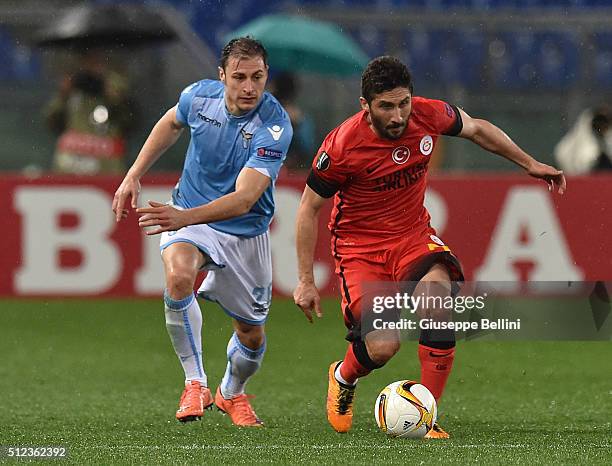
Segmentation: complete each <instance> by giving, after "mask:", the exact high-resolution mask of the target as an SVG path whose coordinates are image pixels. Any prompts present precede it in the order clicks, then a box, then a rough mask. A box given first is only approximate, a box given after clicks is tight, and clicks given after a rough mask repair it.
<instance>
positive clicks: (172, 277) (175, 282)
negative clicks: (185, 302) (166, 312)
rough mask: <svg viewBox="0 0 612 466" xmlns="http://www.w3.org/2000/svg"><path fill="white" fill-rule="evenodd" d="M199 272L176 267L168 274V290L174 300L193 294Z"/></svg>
mask: <svg viewBox="0 0 612 466" xmlns="http://www.w3.org/2000/svg"><path fill="white" fill-rule="evenodd" d="M196 274H197V271H195V270H190V269H188V268H185V267H174V268H172V269H171V270H170V271H168V272H167V274H166V288H167V289H168V294H169V295H170V297H171V298H173V299H181V298H183V297H185V296H187V295H188V294H190V293H192V292H193V284H194V282H195V278H196Z"/></svg>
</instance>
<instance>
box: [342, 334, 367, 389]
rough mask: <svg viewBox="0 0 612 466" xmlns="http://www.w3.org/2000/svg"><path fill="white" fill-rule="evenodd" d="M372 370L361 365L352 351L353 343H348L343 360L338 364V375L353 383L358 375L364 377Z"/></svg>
mask: <svg viewBox="0 0 612 466" xmlns="http://www.w3.org/2000/svg"><path fill="white" fill-rule="evenodd" d="M370 372H372V371H371V370H370V369H366V368H365V367H363V366H362V365H361V364H360V363H359V361H357V358H356V357H355V353H353V345H352V344H350V343H349V345H348V349H347V350H346V354H345V355H344V360H343V361H342V365H341V366H340V375H341V376H342V378H343V379H344V380H346V381H347V382H348V383H350V384H354V383H355V381H356V380H357V379H358V378H359V377H364V376H366V375H368V374H369V373H370Z"/></svg>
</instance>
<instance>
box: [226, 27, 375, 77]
mask: <svg viewBox="0 0 612 466" xmlns="http://www.w3.org/2000/svg"><path fill="white" fill-rule="evenodd" d="M246 35H250V36H251V37H254V38H255V39H258V40H260V41H261V42H262V43H263V44H264V46H265V47H266V49H267V50H268V55H269V62H270V67H271V68H274V69H277V70H284V71H309V72H313V73H320V74H329V75H335V76H348V75H353V74H358V73H360V72H361V71H362V70H363V68H364V67H365V65H366V64H367V63H368V57H367V55H366V54H365V53H364V52H363V50H361V48H360V47H359V46H358V45H357V44H356V43H355V41H354V40H353V39H351V37H349V36H348V35H346V34H344V33H343V32H342V31H341V30H340V28H338V27H337V26H336V25H334V24H331V23H324V22H322V21H316V20H313V19H310V18H303V17H300V16H291V15H267V16H262V17H260V18H258V19H256V20H254V21H251V22H250V23H247V24H246V25H244V26H242V27H241V28H240V29H238V30H236V31H234V32H232V33H230V34H229V35H228V36H227V37H226V40H230V39H233V38H235V37H241V36H246Z"/></svg>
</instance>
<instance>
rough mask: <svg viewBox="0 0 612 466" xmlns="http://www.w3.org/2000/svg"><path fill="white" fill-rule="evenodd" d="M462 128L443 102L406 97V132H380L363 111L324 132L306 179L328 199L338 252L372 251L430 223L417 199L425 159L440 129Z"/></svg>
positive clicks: (421, 189)
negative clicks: (391, 136) (409, 104)
mask: <svg viewBox="0 0 612 466" xmlns="http://www.w3.org/2000/svg"><path fill="white" fill-rule="evenodd" d="M462 128H463V124H462V120H461V116H460V114H459V110H458V109H457V108H456V107H453V106H451V105H449V104H447V103H446V102H443V101H440V100H431V99H426V98H423V97H414V98H413V99H412V112H411V114H410V119H409V121H408V125H407V127H406V129H405V130H404V134H403V135H402V136H401V137H400V138H399V139H395V140H391V139H382V138H380V137H378V136H377V135H376V134H375V133H374V131H373V130H372V129H371V128H370V127H369V124H368V121H367V118H366V112H365V111H361V112H359V113H357V114H355V115H353V116H352V117H351V118H349V119H348V120H346V121H345V122H344V123H342V124H341V125H340V126H338V127H337V128H335V129H334V130H333V131H332V132H331V133H329V134H328V135H327V137H326V138H325V140H324V141H323V144H322V145H321V148H320V149H319V151H318V154H317V156H316V158H315V160H314V161H313V165H312V171H311V173H310V175H309V177H308V181H307V184H308V186H309V187H310V188H311V189H312V190H313V191H315V192H316V193H317V194H319V195H320V196H323V197H331V196H335V198H334V209H333V211H332V215H331V221H330V223H329V228H330V230H331V232H332V241H333V243H334V247H335V248H336V250H337V251H338V252H342V251H344V252H351V251H354V252H363V251H373V250H377V249H381V248H384V247H386V246H385V243H387V244H388V242H389V241H395V240H398V239H401V238H406V237H407V236H411V233H414V234H418V232H419V231H421V230H423V229H424V228H427V227H428V226H429V221H430V216H429V213H428V212H427V209H425V206H424V205H423V202H424V198H425V188H426V175H427V167H428V164H429V158H430V156H431V153H432V151H433V148H434V146H435V144H436V140H437V138H438V136H440V135H451V136H454V135H457V134H459V132H461V129H462Z"/></svg>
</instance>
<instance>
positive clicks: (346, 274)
mask: <svg viewBox="0 0 612 466" xmlns="http://www.w3.org/2000/svg"><path fill="white" fill-rule="evenodd" d="M385 246H386V247H385ZM334 252H335V254H334V257H335V262H336V275H338V277H339V279H340V293H341V295H342V313H343V314H344V323H345V325H346V326H347V328H348V329H349V330H353V329H354V327H355V326H356V325H358V323H359V322H360V319H361V309H362V307H363V306H364V305H367V306H370V304H371V303H370V302H369V300H367V299H366V298H365V296H366V295H368V294H369V295H370V296H372V293H376V292H377V290H376V289H375V287H379V288H380V293H383V294H384V293H389V291H400V290H399V286H398V285H397V284H398V282H408V281H410V282H416V281H419V280H420V279H421V278H423V276H424V275H425V274H426V273H427V272H428V271H429V270H430V269H431V267H432V266H433V265H434V264H443V265H445V266H446V268H447V269H448V271H449V275H450V279H451V280H452V281H463V271H462V269H461V264H460V263H459V260H458V259H457V258H456V257H455V256H454V255H453V254H452V252H451V250H450V248H449V247H448V246H447V245H445V244H444V243H443V242H442V240H440V238H438V237H437V236H436V232H435V230H434V229H433V228H431V227H427V228H424V229H423V230H421V231H419V232H417V233H416V234H413V235H411V236H409V237H404V238H400V239H393V240H392V241H389V242H388V243H387V244H386V245H383V247H381V248H380V249H378V250H376V251H367V252H362V253H358V252H355V249H353V250H351V251H342V250H335V251H334Z"/></svg>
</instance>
